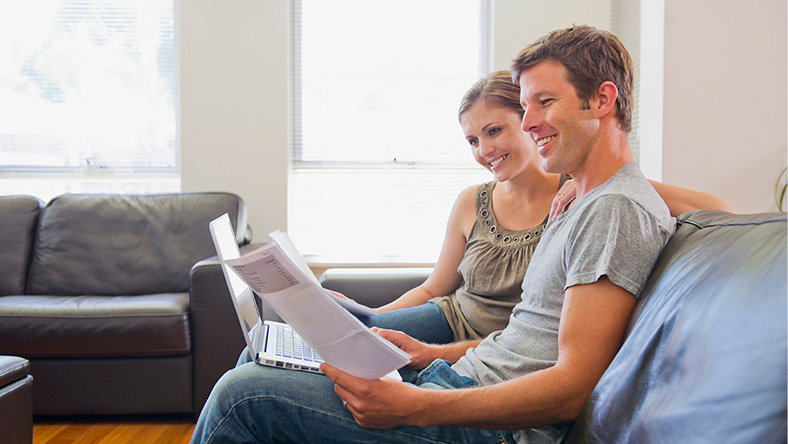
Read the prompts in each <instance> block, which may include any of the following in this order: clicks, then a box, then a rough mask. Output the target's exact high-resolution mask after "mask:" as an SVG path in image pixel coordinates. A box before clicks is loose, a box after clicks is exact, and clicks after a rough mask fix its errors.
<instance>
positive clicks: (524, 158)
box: [460, 100, 540, 182]
mask: <svg viewBox="0 0 788 444" xmlns="http://www.w3.org/2000/svg"><path fill="white" fill-rule="evenodd" d="M521 123H522V122H521V119H520V113H518V112H516V111H514V110H511V109H508V108H501V107H496V106H491V105H487V103H486V102H485V101H484V100H479V101H478V102H476V103H475V104H473V106H471V107H470V108H469V109H468V110H467V111H465V113H463V115H462V116H461V117H460V126H462V130H463V132H464V133H465V139H466V140H467V141H468V143H469V144H470V145H471V151H472V153H473V158H474V159H476V162H478V163H479V165H481V166H483V167H485V168H487V169H488V170H489V171H491V172H492V173H493V175H494V176H495V179H496V180H497V181H498V182H504V181H507V180H510V179H512V178H514V177H516V176H517V175H518V174H520V173H522V172H523V171H524V170H525V169H526V167H527V166H528V165H529V163H532V162H537V165H539V164H540V159H539V158H538V157H539V156H538V154H537V151H536V144H535V142H534V141H533V139H532V138H531V136H530V135H529V134H528V133H526V132H525V131H523V130H522V128H521Z"/></svg>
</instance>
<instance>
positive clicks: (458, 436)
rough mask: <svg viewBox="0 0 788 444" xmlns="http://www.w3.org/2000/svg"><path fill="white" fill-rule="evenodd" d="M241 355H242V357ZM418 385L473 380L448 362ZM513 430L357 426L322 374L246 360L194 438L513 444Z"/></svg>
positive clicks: (217, 392) (216, 395)
mask: <svg viewBox="0 0 788 444" xmlns="http://www.w3.org/2000/svg"><path fill="white" fill-rule="evenodd" d="M242 360H243V358H242ZM418 384H419V385H420V386H422V387H424V388H427V389H435V390H445V389H455V388H462V387H469V386H473V385H475V383H474V382H473V380H471V379H469V378H466V377H462V376H459V375H458V374H457V373H455V372H454V371H453V370H452V369H451V367H449V365H448V363H446V362H445V361H435V362H434V363H432V364H431V365H430V366H428V367H427V368H426V369H425V370H424V371H422V372H421V374H420V375H419V379H418ZM512 435H513V433H512V432H511V431H497V430H481V429H468V428H462V427H426V428H419V427H412V426H402V427H396V428H393V429H388V430H375V429H366V428H362V427H359V426H358V425H357V424H356V422H355V421H354V420H353V417H352V416H351V415H350V413H349V412H348V411H347V409H345V408H344V407H343V405H342V402H341V401H340V399H339V397H338V396H337V395H336V394H335V393H334V384H333V383H332V382H331V380H330V379H328V378H327V377H325V376H324V375H321V374H316V373H308V372H301V371H296V370H285V369H280V368H274V367H266V366H262V365H257V364H254V363H246V364H242V365H240V366H238V367H236V368H235V369H233V370H230V371H229V372H227V373H226V374H225V375H224V376H222V378H221V379H220V380H219V381H218V382H217V383H216V386H215V387H214V389H213V392H211V396H210V397H209V398H208V402H207V403H206V405H205V407H204V408H203V411H202V413H201V414H200V419H199V421H198V422H197V426H196V427H195V430H194V435H193V436H192V443H194V444H197V443H274V442H277V443H291V442H292V443H370V442H380V443H383V442H385V443H402V444H413V443H490V444H492V443H495V444H499V443H510V444H511V443H514V442H515V441H514V439H513V437H512Z"/></svg>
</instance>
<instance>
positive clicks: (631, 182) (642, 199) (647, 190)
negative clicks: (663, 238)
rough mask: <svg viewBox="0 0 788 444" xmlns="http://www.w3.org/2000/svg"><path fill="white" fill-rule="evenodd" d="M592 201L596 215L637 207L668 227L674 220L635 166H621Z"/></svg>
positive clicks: (593, 193)
mask: <svg viewBox="0 0 788 444" xmlns="http://www.w3.org/2000/svg"><path fill="white" fill-rule="evenodd" d="M589 197H590V199H589V201H588V202H587V203H588V204H589V205H588V207H589V210H591V211H593V212H596V211H606V210H609V207H611V206H612V207H616V206H634V208H636V209H638V210H640V211H643V212H646V213H648V214H649V215H650V216H651V217H653V218H655V219H657V220H660V221H664V222H665V223H669V221H670V219H671V216H670V210H669V209H668V207H667V205H665V201H664V200H662V197H660V195H659V193H657V190H655V189H654V187H653V186H652V185H651V183H649V181H648V180H647V179H646V177H645V176H644V175H643V173H642V172H641V171H640V167H639V166H638V164H637V163H636V162H630V163H628V164H626V165H624V166H622V167H621V168H620V169H619V170H618V172H616V174H614V175H613V177H611V178H610V179H609V180H608V181H607V182H605V183H604V184H603V185H601V186H600V187H599V188H597V189H596V190H594V191H592V193H589ZM606 207H607V208H606Z"/></svg>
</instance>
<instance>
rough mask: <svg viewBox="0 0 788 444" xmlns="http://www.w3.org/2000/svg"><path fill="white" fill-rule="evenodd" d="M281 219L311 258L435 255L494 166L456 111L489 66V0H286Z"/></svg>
mask: <svg viewBox="0 0 788 444" xmlns="http://www.w3.org/2000/svg"><path fill="white" fill-rule="evenodd" d="M292 17H293V24H292V27H291V29H292V32H293V44H292V49H293V59H292V66H293V93H292V97H293V106H292V109H293V116H292V124H293V134H292V144H293V145H292V149H293V151H292V170H291V173H292V174H291V181H290V190H291V191H290V200H289V202H290V204H289V208H290V209H291V211H290V214H289V222H288V223H289V227H288V229H289V231H290V234H291V236H292V237H293V238H294V240H295V242H296V243H297V245H298V246H299V249H301V250H303V253H304V254H305V256H307V259H308V260H310V261H312V262H313V263H317V262H323V263H358V262H411V263H429V262H433V261H434V260H435V259H436V258H437V254H438V252H439V250H440V246H441V243H442V240H443V233H444V230H445V227H446V221H447V218H448V215H449V211H450V209H451V206H452V204H453V203H454V200H455V198H456V197H457V195H458V194H459V192H460V191H461V190H462V189H463V188H465V187H467V186H470V185H472V184H475V183H480V182H483V181H486V180H490V179H491V176H490V175H489V173H487V171H486V170H484V169H483V168H482V167H481V166H479V165H477V164H476V163H475V162H474V161H473V158H472V157H471V151H470V148H469V146H468V144H467V142H466V141H465V139H464V137H463V135H462V130H461V128H460V126H459V123H458V120H457V109H458V107H459V104H460V100H461V98H462V96H463V94H464V93H465V91H466V90H467V89H468V88H469V87H470V86H471V85H472V84H473V83H474V82H475V81H476V80H478V78H479V77H481V76H483V75H485V74H486V73H487V72H488V71H489V69H490V62H489V58H490V51H489V45H490V42H489V37H488V35H489V32H490V17H489V1H488V0H481V1H480V0H430V1H424V0H401V1H397V2H370V1H365V0H337V1H330V2H327V1H321V0H293V13H292Z"/></svg>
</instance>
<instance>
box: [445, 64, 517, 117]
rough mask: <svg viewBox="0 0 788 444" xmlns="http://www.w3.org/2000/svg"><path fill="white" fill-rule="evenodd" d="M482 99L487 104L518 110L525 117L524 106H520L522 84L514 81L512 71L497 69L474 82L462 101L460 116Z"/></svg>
mask: <svg viewBox="0 0 788 444" xmlns="http://www.w3.org/2000/svg"><path fill="white" fill-rule="evenodd" d="M480 99H481V100H484V102H485V103H486V104H487V105H491V106H495V107H500V108H508V109H511V110H512V111H516V112H517V113H518V114H519V115H520V118H522V117H523V108H522V106H520V85H519V84H517V83H514V82H513V81H512V73H511V72H510V71H495V72H492V73H490V74H488V75H487V76H486V77H483V78H481V79H479V80H478V81H477V82H476V83H474V84H473V86H472V87H471V89H469V90H468V92H466V93H465V96H463V98H462V101H461V102H460V110H459V112H458V117H459V118H461V117H462V115H463V114H464V113H465V112H466V111H468V110H469V109H470V108H471V107H472V106H473V105H475V104H476V102H478V101H479V100H480Z"/></svg>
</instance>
